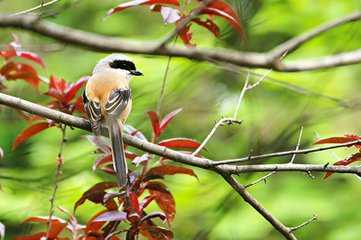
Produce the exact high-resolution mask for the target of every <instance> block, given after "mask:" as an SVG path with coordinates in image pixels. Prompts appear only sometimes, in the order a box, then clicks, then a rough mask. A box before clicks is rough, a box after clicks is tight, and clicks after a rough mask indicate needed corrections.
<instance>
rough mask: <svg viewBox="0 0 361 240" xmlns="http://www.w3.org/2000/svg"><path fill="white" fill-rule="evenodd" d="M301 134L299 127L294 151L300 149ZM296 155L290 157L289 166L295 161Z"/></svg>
mask: <svg viewBox="0 0 361 240" xmlns="http://www.w3.org/2000/svg"><path fill="white" fill-rule="evenodd" d="M302 133H303V126H301V130H300V134H299V135H298V140H297V145H296V148H295V151H298V150H299V149H300V144H301V138H302ZM296 155H297V154H293V155H292V158H291V160H290V162H289V163H290V164H292V163H293V162H294V161H295V158H296Z"/></svg>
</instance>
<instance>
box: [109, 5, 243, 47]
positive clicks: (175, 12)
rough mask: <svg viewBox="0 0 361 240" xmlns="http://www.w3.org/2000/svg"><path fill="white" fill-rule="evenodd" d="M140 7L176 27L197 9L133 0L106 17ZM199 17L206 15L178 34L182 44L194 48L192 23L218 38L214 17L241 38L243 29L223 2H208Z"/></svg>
mask: <svg viewBox="0 0 361 240" xmlns="http://www.w3.org/2000/svg"><path fill="white" fill-rule="evenodd" d="M189 2H191V1H189ZM197 2H199V3H201V2H202V0H197ZM140 5H150V10H151V11H155V12H159V13H160V14H161V15H162V17H163V21H164V23H165V24H168V23H174V24H175V25H176V26H178V25H179V24H180V23H181V21H182V20H183V19H185V18H187V17H188V16H189V15H190V14H191V13H192V11H194V10H195V9H197V8H196V7H194V8H191V9H189V8H190V6H193V4H190V3H188V4H182V1H179V0H133V1H130V2H125V3H122V4H119V5H118V6H116V7H115V8H112V9H111V10H109V12H108V15H112V14H114V13H118V12H121V11H123V10H124V9H127V8H130V7H135V6H140ZM201 15H207V17H206V19H205V20H203V19H201V18H200V17H196V18H194V19H192V20H191V21H190V23H188V24H187V25H186V26H185V27H184V28H183V29H181V31H180V32H179V37H180V38H181V39H182V41H183V42H184V44H186V45H188V46H195V44H193V43H191V40H192V32H191V29H190V28H191V26H192V23H195V24H197V25H199V26H201V27H204V28H205V29H207V30H208V31H210V32H211V33H213V34H214V36H216V37H219V36H220V30H219V27H218V26H217V24H216V23H215V22H214V20H213V18H214V16H219V17H221V18H223V19H225V20H226V21H227V22H228V23H229V24H230V26H232V27H233V28H234V29H235V30H236V31H237V32H239V34H240V35H241V37H242V36H243V35H244V29H243V26H242V24H241V22H240V18H239V16H238V14H237V13H236V11H234V10H233V8H232V6H231V5H230V4H228V3H227V2H225V1H223V0H213V1H210V3H209V4H208V5H207V6H206V7H204V8H202V9H201V11H200V13H199V16H201Z"/></svg>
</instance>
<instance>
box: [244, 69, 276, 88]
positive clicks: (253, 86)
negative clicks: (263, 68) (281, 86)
mask: <svg viewBox="0 0 361 240" xmlns="http://www.w3.org/2000/svg"><path fill="white" fill-rule="evenodd" d="M271 72H272V69H269V70H268V71H267V72H266V73H265V74H263V75H262V76H261V77H260V78H259V79H258V80H257V81H256V82H255V83H253V84H251V85H249V86H248V87H247V91H249V90H251V89H253V88H255V87H257V86H258V85H259V84H260V83H261V82H263V80H265V79H266V78H267V76H268V75H269V74H270V73H271Z"/></svg>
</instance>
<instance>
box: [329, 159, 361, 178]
mask: <svg viewBox="0 0 361 240" xmlns="http://www.w3.org/2000/svg"><path fill="white" fill-rule="evenodd" d="M360 160H361V152H358V153H355V154H353V155H351V156H350V157H349V158H347V159H343V160H340V161H337V162H335V163H334V164H333V165H341V166H347V165H350V164H351V163H353V162H357V161H360ZM332 174H334V172H326V174H325V176H324V177H323V178H324V179H326V178H328V177H330V176H331V175H332Z"/></svg>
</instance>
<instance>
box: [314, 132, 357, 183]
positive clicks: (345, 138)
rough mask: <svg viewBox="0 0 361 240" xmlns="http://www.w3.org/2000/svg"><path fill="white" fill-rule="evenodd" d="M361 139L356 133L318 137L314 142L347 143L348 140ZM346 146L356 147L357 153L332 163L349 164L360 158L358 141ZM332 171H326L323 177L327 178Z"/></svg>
mask: <svg viewBox="0 0 361 240" xmlns="http://www.w3.org/2000/svg"><path fill="white" fill-rule="evenodd" d="M358 140H361V137H360V136H357V135H351V134H349V135H345V136H343V137H330V138H323V139H320V140H318V141H317V142H316V144H330V143H331V144H336V143H349V142H354V141H358ZM348 147H356V149H357V150H358V152H357V153H354V154H352V155H351V156H349V157H348V158H346V159H343V160H339V161H337V162H335V163H334V165H342V166H347V165H350V164H351V163H354V162H357V161H360V160H361V144H360V143H355V144H353V145H350V146H348ZM332 174H333V173H332V172H327V173H326V174H325V177H324V178H328V177H330V176H331V175H332Z"/></svg>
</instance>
